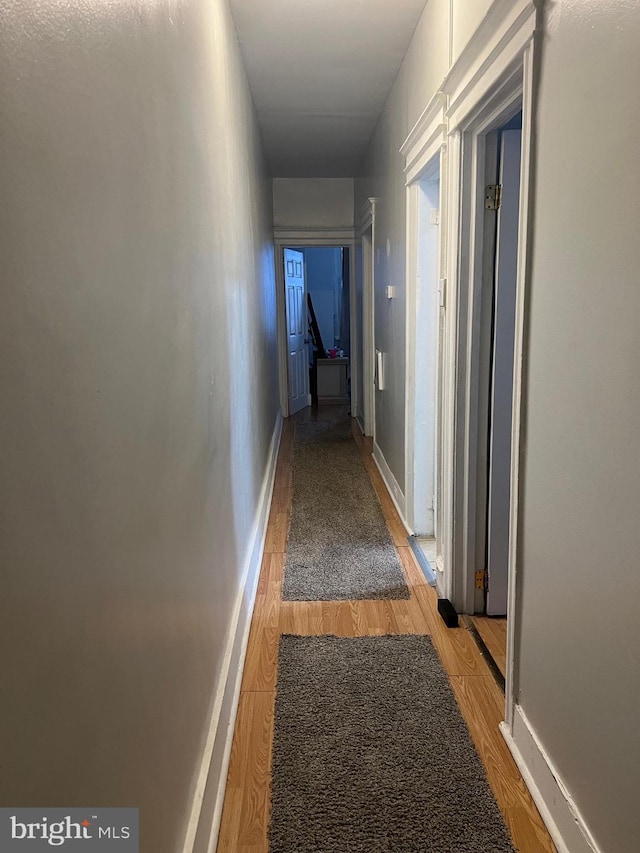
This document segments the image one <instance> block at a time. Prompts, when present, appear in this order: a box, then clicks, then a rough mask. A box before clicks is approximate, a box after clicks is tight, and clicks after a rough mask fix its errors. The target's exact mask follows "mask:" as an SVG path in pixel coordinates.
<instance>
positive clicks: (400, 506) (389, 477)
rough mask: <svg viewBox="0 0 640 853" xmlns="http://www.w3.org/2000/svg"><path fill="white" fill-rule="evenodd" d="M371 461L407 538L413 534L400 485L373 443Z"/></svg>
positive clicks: (382, 454)
mask: <svg viewBox="0 0 640 853" xmlns="http://www.w3.org/2000/svg"><path fill="white" fill-rule="evenodd" d="M372 456H373V461H374V462H375V465H376V468H377V469H378V471H379V472H380V476H381V477H382V479H383V481H384V484H385V486H386V487H387V491H388V492H389V495H390V496H391V500H392V501H393V504H394V506H395V508H396V509H397V510H398V515H399V516H400V521H401V522H402V523H403V525H404V527H405V529H406V531H407V536H409V535H410V534H412V533H413V531H412V530H411V528H410V527H409V525H408V524H407V520H406V518H405V499H404V493H403V491H402V489H401V488H400V484H399V483H398V481H397V480H396V478H395V477H394V476H393V471H392V470H391V468H389V464H388V462H387V460H386V459H385V458H384V453H383V452H382V451H381V450H380V448H379V447H378V445H377V444H376V443H375V441H374V442H373V454H372Z"/></svg>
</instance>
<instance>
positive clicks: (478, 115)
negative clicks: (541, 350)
mask: <svg viewBox="0 0 640 853" xmlns="http://www.w3.org/2000/svg"><path fill="white" fill-rule="evenodd" d="M537 23H538V12H537V9H536V4H535V2H534V0H504V2H501V3H495V4H494V5H493V6H492V7H491V8H490V10H489V12H488V13H487V15H486V17H485V18H484V19H483V21H482V23H481V24H480V26H479V28H478V30H477V31H476V33H475V35H474V37H473V38H472V39H471V41H470V42H469V44H468V45H467V47H466V48H465V49H464V50H463V51H462V53H461V55H460V57H459V58H458V60H457V61H456V63H455V64H454V66H453V67H452V69H451V71H450V72H449V74H448V75H447V77H446V78H445V80H444V81H443V84H442V88H443V91H444V92H445V93H446V94H447V96H448V108H447V111H446V115H447V118H448V124H449V128H448V154H449V170H448V201H449V204H448V223H447V227H448V232H449V237H448V248H447V273H448V276H449V278H450V281H451V282H452V283H453V284H454V285H455V286H453V287H450V288H449V290H450V293H449V294H448V295H447V300H448V303H449V305H448V316H447V320H446V332H445V337H446V355H445V358H447V359H448V360H450V361H451V363H452V367H453V369H452V371H451V373H450V375H449V377H448V380H447V383H446V387H445V388H444V396H445V400H444V403H443V405H444V408H445V410H447V411H449V412H452V413H453V418H452V419H451V420H450V421H449V423H448V424H445V430H448V431H449V434H450V435H449V437H450V439H451V440H450V441H449V442H448V441H447V440H446V438H447V437H446V436H445V441H444V444H443V451H444V459H443V465H444V473H443V476H444V480H445V483H446V486H447V495H448V496H449V497H450V499H451V500H452V503H451V507H450V511H451V515H450V518H449V526H448V529H447V530H446V533H445V535H447V537H450V540H449V547H450V556H451V559H450V562H449V563H448V564H447V565H446V567H445V568H446V572H447V574H448V577H447V578H446V583H445V587H446V588H447V589H448V591H449V592H450V596H449V597H450V598H451V600H452V601H453V603H454V605H455V606H456V608H457V609H458V610H459V611H461V612H466V613H473V611H474V597H475V569H476V530H477V523H476V522H477V507H476V497H477V472H478V467H477V463H478V442H477V435H478V423H479V420H478V414H479V412H478V393H477V379H478V376H477V371H478V368H479V361H478V345H479V319H480V312H479V309H480V307H481V296H482V273H483V255H484V252H483V249H484V182H485V155H486V146H485V141H486V135H487V134H488V133H490V132H491V131H493V130H496V129H497V128H498V127H499V126H500V125H501V124H503V123H504V121H505V120H506V119H508V118H509V116H510V115H512V114H513V113H515V112H516V111H517V109H518V108H521V109H522V160H521V170H520V201H519V210H520V227H519V234H518V272H517V281H516V294H517V295H516V318H515V345H514V377H513V418H512V430H511V471H510V481H511V507H510V513H509V538H510V542H509V571H508V577H509V581H508V582H509V593H508V604H507V616H508V622H507V675H506V687H505V706H506V707H505V720H506V725H507V728H508V729H509V730H511V728H512V725H513V720H514V708H515V703H516V701H517V693H518V672H517V669H516V665H515V649H516V637H517V629H518V625H517V622H518V616H519V614H518V611H517V607H516V605H517V601H518V582H519V576H518V564H519V555H520V542H519V536H518V534H519V517H520V513H519V500H520V490H519V483H520V448H521V432H522V423H523V387H524V383H525V368H524V352H525V346H526V334H525V330H526V320H527V316H526V309H527V293H528V290H529V281H530V276H531V269H530V234H529V228H530V203H531V197H532V194H531V193H530V187H531V182H532V147H533V116H534V107H535V94H536V80H535V67H536V66H535V59H536V55H537V38H536V32H537Z"/></svg>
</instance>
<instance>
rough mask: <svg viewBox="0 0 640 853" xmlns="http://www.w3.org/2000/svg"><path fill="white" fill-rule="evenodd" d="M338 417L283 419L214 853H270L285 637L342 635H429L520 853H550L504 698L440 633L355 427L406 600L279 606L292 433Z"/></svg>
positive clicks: (466, 643) (463, 646)
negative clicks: (511, 742) (512, 743)
mask: <svg viewBox="0 0 640 853" xmlns="http://www.w3.org/2000/svg"><path fill="white" fill-rule="evenodd" d="M343 414H344V412H343V409H342V408H341V407H327V408H325V409H322V408H321V409H310V408H307V409H305V410H303V411H302V412H300V413H299V414H298V415H295V416H293V417H291V418H288V419H287V421H286V422H285V426H284V429H283V434H282V440H281V446H280V453H279V457H278V465H277V469H276V480H275V485H274V492H273V500H272V505H271V514H270V518H269V524H268V528H267V538H266V546H265V554H264V558H263V564H262V570H261V573H260V580H259V585H258V591H257V596H256V604H255V609H254V615H253V620H252V624H251V633H250V637H249V645H248V649H247V656H246V660H245V666H244V674H243V680H242V686H241V694H240V703H239V707H238V716H237V720H236V725H235V734H234V739H233V747H232V752H231V762H230V767H229V773H228V779H227V787H226V795H225V802H224V808H223V814H222V824H221V828H220V836H219V841H218V848H217V850H218V853H267V850H268V845H267V827H268V823H269V783H270V758H271V742H272V737H273V708H274V700H275V687H276V675H277V673H276V664H277V654H278V641H279V637H280V635H281V634H300V635H319V634H335V635H337V636H344V637H361V636H375V635H384V634H428V635H430V636H431V638H432V641H433V643H434V645H435V647H436V650H437V652H438V655H439V657H440V659H441V662H442V665H443V667H444V669H445V671H446V673H447V675H448V677H449V680H450V684H451V687H452V688H453V691H454V694H455V697H456V700H457V702H458V704H459V706H460V709H461V711H462V714H463V716H464V718H465V721H466V723H467V725H468V727H469V730H470V732H471V735H472V738H473V740H474V743H475V745H476V749H477V750H478V753H479V754H480V757H481V759H482V761H483V763H484V766H485V769H486V773H487V777H488V780H489V783H490V785H491V788H492V791H493V793H494V796H495V798H496V800H497V802H498V805H499V807H500V810H501V812H502V814H503V816H504V820H505V823H506V824H507V827H508V829H509V831H510V833H511V835H512V838H513V841H514V844H515V845H516V847H517V849H518V850H519V851H520V853H538V851H554V850H555V847H554V845H553V843H552V841H551V839H550V838H549V835H548V833H547V831H546V828H545V827H544V824H543V823H542V821H541V819H540V816H539V814H538V811H537V809H536V807H535V805H534V803H533V801H532V799H531V796H530V794H529V792H528V791H527V789H526V787H525V785H524V783H523V781H522V778H521V776H520V773H519V772H518V769H517V768H516V766H515V763H514V761H513V758H512V757H511V754H510V752H509V750H508V749H507V747H506V744H505V742H504V740H503V738H502V736H501V734H500V732H499V729H498V725H499V723H500V722H501V720H502V719H503V709H504V696H503V694H502V693H501V691H500V689H499V688H498V686H497V684H496V682H495V680H494V677H493V676H492V674H491V672H490V671H489V668H488V666H487V664H486V663H485V661H484V659H483V658H482V657H481V655H480V653H479V651H478V647H477V646H476V644H475V643H474V641H473V639H472V637H471V635H470V634H469V632H468V631H467V630H466V629H465V628H464V627H459V628H455V629H448V628H446V627H445V626H444V623H443V622H442V620H441V618H440V616H439V615H438V613H437V611H436V609H435V608H436V595H435V591H434V590H433V589H432V588H431V587H430V586H429V585H428V584H427V582H426V580H425V578H424V575H423V574H422V572H421V570H420V568H419V566H418V565H417V563H416V561H415V559H414V556H413V553H412V551H411V548H410V547H409V546H408V543H407V535H406V531H405V530H404V527H403V525H402V523H401V521H400V518H399V517H398V514H397V512H396V509H395V507H394V506H393V502H392V500H391V498H390V497H389V494H388V492H387V490H386V487H385V485H384V483H383V481H382V478H381V476H380V474H379V472H378V470H377V468H376V466H375V463H374V462H373V459H372V457H371V440H370V439H366V438H363V437H362V435H361V433H360V431H359V429H358V427H357V425H356V423H355V421H352V425H353V426H352V430H353V437H354V439H355V441H356V443H357V445H358V448H359V450H360V453H361V457H362V461H363V463H364V465H365V467H366V469H367V471H368V473H369V477H370V479H371V482H372V484H373V486H374V488H375V491H376V493H377V495H378V497H379V500H380V503H381V506H382V509H383V512H384V516H385V519H386V522H387V525H388V528H389V531H390V533H391V536H392V538H393V541H394V544H395V547H396V550H397V553H398V555H399V557H400V560H401V562H402V566H403V569H404V572H405V575H406V579H407V583H408V585H409V589H410V592H411V598H410V599H409V600H381V601H322V602H321V601H308V602H301V601H282V600H281V584H282V573H283V566H284V557H285V553H286V545H287V529H288V522H289V514H290V509H291V498H292V453H293V436H294V425H295V423H299V422H305V421H309V420H315V419H317V420H330V419H333V418H339V417H341V416H343ZM461 624H462V623H461ZM400 700H401V699H400V697H399V701H400ZM427 849H428V846H427V839H425V850H427ZM398 853H401V852H400V851H398ZM487 853H489V851H487Z"/></svg>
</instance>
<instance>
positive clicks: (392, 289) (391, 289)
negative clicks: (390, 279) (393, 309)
mask: <svg viewBox="0 0 640 853" xmlns="http://www.w3.org/2000/svg"><path fill="white" fill-rule="evenodd" d="M385 294H386V297H387V299H393V297H394V296H395V295H396V289H395V287H394V286H393V285H392V284H388V285H387V286H386V288H385Z"/></svg>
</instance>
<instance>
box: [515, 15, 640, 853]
mask: <svg viewBox="0 0 640 853" xmlns="http://www.w3.org/2000/svg"><path fill="white" fill-rule="evenodd" d="M638 44H640V6H638V5H637V4H635V3H624V2H607V3H591V4H586V3H581V4H576V3H572V2H566V0H565V2H562V3H560V4H555V6H554V7H553V8H551V9H550V11H549V17H548V20H547V24H546V27H545V41H544V54H543V63H542V70H541V79H540V94H539V105H538V114H537V133H536V147H537V157H536V163H535V196H534V204H535V218H534V231H533V272H532V276H533V280H532V283H531V290H530V293H531V300H530V322H529V347H528V358H527V363H528V367H527V370H528V381H527V393H526V420H525V435H526V443H525V458H524V492H523V506H524V511H523V517H522V535H523V553H522V579H523V583H522V600H521V604H520V620H521V623H520V624H521V629H520V638H519V665H520V678H519V683H520V695H519V701H520V703H521V705H522V707H523V709H524V711H525V713H526V715H527V717H528V719H529V720H530V722H531V723H532V725H533V727H534V728H535V730H536V732H537V735H538V737H539V739H540V741H541V742H542V745H543V747H544V748H545V749H546V750H547V752H548V753H549V755H550V756H551V757H552V760H553V762H554V764H555V766H556V769H557V771H558V772H559V773H560V775H561V777H562V778H563V780H564V782H565V784H566V785H567V787H568V789H569V791H570V793H571V794H572V796H573V797H574V799H575V801H576V804H577V805H578V808H579V809H580V811H581V813H582V814H583V816H584V817H585V819H586V822H587V824H588V826H589V827H590V829H591V831H592V832H593V835H594V836H595V839H596V841H597V842H598V844H599V846H600V849H601V850H602V851H606V853H627V851H630V850H635V849H636V848H637V846H638V838H639V837H640V814H639V812H638V807H637V791H638V790H639V789H640V727H639V726H638V707H640V666H639V660H638V652H639V650H640V623H639V621H638V617H637V609H638V601H639V600H640V573H639V571H638V554H640V525H638V507H639V506H640V430H639V429H638V424H639V423H640V384H639V382H638V365H640V286H639V284H638V269H639V264H640V254H639V252H638V223H639V222H640V170H639V169H638V157H637V151H638V145H637V140H638V138H639V135H640V103H639V102H638V97H637V86H638V80H639V79H640V53H639V52H638ZM594 57H597V61H594ZM567 151H572V152H573V153H572V155H571V156H566V154H567ZM603 164H606V168H603ZM602 199H606V201H605V202H601V201H600V200H602Z"/></svg>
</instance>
